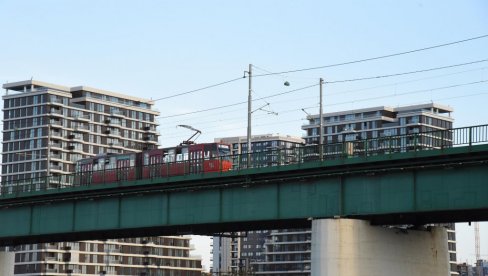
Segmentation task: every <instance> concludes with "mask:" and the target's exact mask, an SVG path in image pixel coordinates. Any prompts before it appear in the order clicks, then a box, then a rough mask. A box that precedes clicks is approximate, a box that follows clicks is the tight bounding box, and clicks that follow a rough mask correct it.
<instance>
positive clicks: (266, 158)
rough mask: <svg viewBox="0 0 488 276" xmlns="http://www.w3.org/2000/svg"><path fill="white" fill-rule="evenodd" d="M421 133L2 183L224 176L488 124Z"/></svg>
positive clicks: (454, 142) (388, 148)
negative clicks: (225, 174)
mask: <svg viewBox="0 0 488 276" xmlns="http://www.w3.org/2000/svg"><path fill="white" fill-rule="evenodd" d="M415 129H417V128H412V129H410V130H409V129H408V128H406V132H407V133H405V134H402V135H389V136H380V137H374V138H367V139H361V135H360V133H356V136H354V135H353V136H351V133H347V135H346V134H345V135H344V136H343V137H342V138H341V141H338V142H336V143H324V144H323V145H322V150H320V148H319V146H318V145H310V146H302V147H292V148H273V149H269V150H265V151H259V152H252V153H251V154H250V155H248V154H247V153H243V154H239V155H229V156H221V157H218V158H211V159H200V160H192V161H178V162H169V163H162V164H155V165H150V166H146V167H130V168H122V169H113V170H103V171H90V172H83V173H74V174H63V175H56V176H49V177H41V178H30V179H20V180H16V181H11V182H2V183H1V184H2V185H1V187H0V196H12V195H20V194H24V193H31V192H36V191H47V190H59V189H65V188H70V187H76V186H90V185H98V184H101V183H114V182H119V181H130V180H137V179H143V178H155V177H173V176H181V175H191V174H202V173H206V172H224V171H226V170H227V169H228V166H223V164H224V163H225V162H229V161H230V162H232V168H231V170H245V169H251V168H263V167H272V166H285V165H290V164H299V163H307V162H319V161H323V160H332V159H341V158H355V157H367V156H375V155H382V154H392V153H399V152H410V151H420V150H433V149H443V148H450V147H458V146H472V145H476V144H485V143H488V125H479V126H471V127H463V128H455V129H449V130H433V131H424V132H417V131H416V130H415ZM248 157H250V158H251V161H250V162H248V161H247V158H248Z"/></svg>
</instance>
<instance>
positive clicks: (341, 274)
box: [311, 219, 449, 276]
mask: <svg viewBox="0 0 488 276" xmlns="http://www.w3.org/2000/svg"><path fill="white" fill-rule="evenodd" d="M311 258H312V267H311V268H312V276H319V275H320V276H383V275H384V276H387V275H388V276H390V275H395V276H411V275H446V276H447V275H449V258H448V248H447V232H446V229H445V228H443V227H433V228H431V229H430V230H401V229H392V228H385V227H381V226H371V225H369V222H368V221H362V220H352V219H318V220H314V221H313V222H312V256H311Z"/></svg>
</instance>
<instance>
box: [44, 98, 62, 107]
mask: <svg viewBox="0 0 488 276" xmlns="http://www.w3.org/2000/svg"><path fill="white" fill-rule="evenodd" d="M47 104H49V105H58V106H64V104H63V101H62V100H61V99H49V101H48V102H47Z"/></svg>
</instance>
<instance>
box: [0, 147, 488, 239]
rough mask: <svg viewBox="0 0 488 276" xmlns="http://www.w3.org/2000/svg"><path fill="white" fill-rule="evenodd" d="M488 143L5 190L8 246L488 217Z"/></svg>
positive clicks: (2, 214) (0, 209) (2, 208)
mask: <svg viewBox="0 0 488 276" xmlns="http://www.w3.org/2000/svg"><path fill="white" fill-rule="evenodd" d="M487 162H488V145H473V146H465V147H454V148H445V149H440V150H426V151H415V152H406V153H393V154H384V155H377V156H363V157H354V158H344V159H337V160H326V161H315V162H307V163H300V164H292V165H287V166H272V167H266V168H255V169H246V170H239V171H229V172H221V173H214V174H202V175H185V176H179V177H171V178H153V179H143V180H142V179H141V180H137V181H131V182H117V183H106V184H99V185H92V186H80V187H70V188H65V189H55V190H41V191H32V192H28V193H21V194H18V195H16V196H14V195H4V197H3V199H1V200H0V221H2V225H3V227H2V228H0V244H1V245H6V244H14V243H32V242H41V241H55V240H78V239H100V238H115V237H123V236H148V235H163V234H181V233H205V234H209V233H216V232H223V231H237V230H250V229H260V228H261V229H263V228H292V227H304V226H307V225H309V223H310V221H309V219H310V218H332V217H354V218H363V219H369V220H371V221H373V222H374V223H381V224H393V223H401V224H407V223H408V224H422V223H431V222H457V221H475V220H487V219H488V170H487Z"/></svg>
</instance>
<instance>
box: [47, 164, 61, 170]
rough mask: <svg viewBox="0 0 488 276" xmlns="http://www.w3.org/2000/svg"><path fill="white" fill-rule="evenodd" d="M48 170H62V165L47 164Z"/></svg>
mask: <svg viewBox="0 0 488 276" xmlns="http://www.w3.org/2000/svg"><path fill="white" fill-rule="evenodd" d="M49 170H50V171H51V172H63V167H62V166H61V165H53V164H51V165H49Z"/></svg>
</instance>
